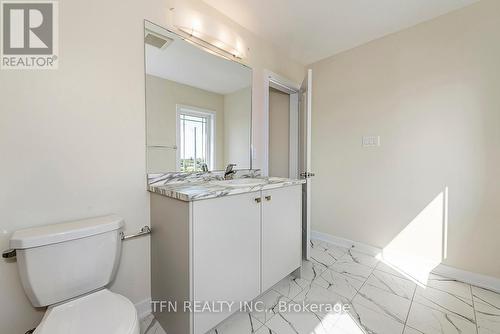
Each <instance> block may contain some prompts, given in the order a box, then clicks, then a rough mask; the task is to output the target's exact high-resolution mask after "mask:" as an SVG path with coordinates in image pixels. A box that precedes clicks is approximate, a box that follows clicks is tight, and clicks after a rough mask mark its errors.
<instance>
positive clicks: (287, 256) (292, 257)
mask: <svg viewBox="0 0 500 334" xmlns="http://www.w3.org/2000/svg"><path fill="white" fill-rule="evenodd" d="M301 203H302V187H301V186H291V187H284V188H279V189H273V190H266V191H263V192H262V291H266V290H267V289H269V288H270V287H272V286H273V285H275V284H276V283H278V282H279V281H281V280H282V279H283V278H285V277H286V276H287V275H288V274H290V273H291V272H292V271H294V270H295V269H297V268H299V267H300V265H301V263H302V255H301V253H302V249H301V248H302V247H301V239H302V236H301V235H302V227H301V226H302V215H301Z"/></svg>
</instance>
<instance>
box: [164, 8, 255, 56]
mask: <svg viewBox="0 0 500 334" xmlns="http://www.w3.org/2000/svg"><path fill="white" fill-rule="evenodd" d="M170 12H171V14H172V15H173V26H174V27H175V28H176V29H177V31H178V32H179V33H180V34H181V35H182V36H183V37H184V38H185V39H186V41H188V42H191V43H193V44H196V45H199V46H202V47H203V48H205V49H206V50H208V51H209V52H210V51H211V53H215V54H217V55H219V56H224V57H225V58H228V59H243V58H245V56H246V55H245V47H244V45H243V43H242V41H241V39H240V38H239V36H238V35H237V34H235V33H233V32H232V31H231V30H230V29H228V28H227V27H226V26H224V25H222V24H220V23H219V22H217V21H215V20H213V19H212V18H211V17H208V16H206V15H203V14H201V13H198V12H196V11H193V10H189V9H187V8H171V9H170Z"/></svg>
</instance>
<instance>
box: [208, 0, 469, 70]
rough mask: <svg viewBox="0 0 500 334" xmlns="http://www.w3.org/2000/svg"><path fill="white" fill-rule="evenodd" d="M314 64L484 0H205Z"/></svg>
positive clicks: (289, 53) (251, 29)
mask: <svg viewBox="0 0 500 334" xmlns="http://www.w3.org/2000/svg"><path fill="white" fill-rule="evenodd" d="M203 1H204V2H206V3H207V4H209V5H210V6H212V7H214V8H216V9H217V10H218V11H220V12H221V13H223V14H225V15H226V16H228V17H230V18H231V19H232V20H233V21H235V22H238V23H239V24H240V25H242V26H243V27H245V28H246V29H248V30H250V31H252V32H253V33H255V34H256V35H258V36H260V37H261V38H264V39H266V40H268V41H269V42H271V43H272V44H273V45H275V46H276V47H278V48H279V49H281V50H282V51H283V52H285V53H286V54H288V55H289V56H290V57H291V58H292V59H295V60H297V61H298V62H300V63H302V64H310V63H313V62H316V61H318V60H320V59H323V58H327V57H329V56H332V55H334V54H337V53H339V52H342V51H345V50H348V49H351V48H354V47H356V46H359V45H361V44H364V43H367V42H369V41H372V40H374V39H377V38H380V37H382V36H385V35H387V34H390V33H393V32H396V31H399V30H402V29H405V28H408V27H411V26H413V25H416V24H418V23H421V22H424V21H427V20H430V19H432V18H435V17H437V16H440V15H443V14H446V13H448V12H450V11H453V10H456V9H459V8H461V7H464V6H467V5H469V4H472V3H474V2H477V1H479V0H314V1H304V0H251V1H249V0H231V1H227V0H203Z"/></svg>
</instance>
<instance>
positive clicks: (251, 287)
mask: <svg viewBox="0 0 500 334" xmlns="http://www.w3.org/2000/svg"><path fill="white" fill-rule="evenodd" d="M260 195H261V194H260V192H254V193H247V194H241V195H234V196H227V197H220V198H215V199H208V200H203V201H196V202H194V203H193V215H192V217H193V242H192V244H193V285H194V286H193V298H194V300H195V301H234V302H235V306H236V307H238V306H239V302H240V301H250V300H252V299H254V298H255V297H257V296H258V295H259V293H260V284H259V281H260V213H261V204H260V203H258V202H257V201H255V199H256V198H259V199H260V197H261V196H260ZM228 316H229V313H227V312H223V313H195V314H194V333H195V334H204V333H205V332H207V331H208V330H210V329H211V328H212V327H214V326H215V325H217V324H218V323H219V322H221V321H222V320H224V319H225V318H226V317H228Z"/></svg>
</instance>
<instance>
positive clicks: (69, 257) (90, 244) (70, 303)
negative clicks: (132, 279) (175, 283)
mask: <svg viewBox="0 0 500 334" xmlns="http://www.w3.org/2000/svg"><path fill="white" fill-rule="evenodd" d="M123 225H124V223H123V218H121V217H119V216H116V215H109V216H104V217H97V218H91V219H84V220H78V221H73V222H67V223H60V224H52V225H46V226H41V227H36V228H31V229H25V230H20V231H16V232H14V233H13V235H12V237H11V239H10V247H11V248H13V249H15V250H16V253H17V264H18V269H19V275H20V277H21V282H22V285H23V288H24V291H25V292H26V295H27V296H28V298H29V300H30V301H31V303H32V304H33V306H35V307H44V306H48V308H47V311H46V312H45V315H44V317H43V319H42V321H41V322H40V324H39V325H38V326H37V327H36V329H35V332H34V333H35V334H139V320H138V316H137V311H136V309H135V307H134V305H133V304H132V302H131V301H130V300H128V299H127V298H125V297H124V296H122V295H119V294H117V293H113V292H111V291H109V290H108V289H106V286H107V285H108V284H109V283H110V282H111V281H112V279H113V278H114V275H115V273H116V270H117V268H118V263H119V259H120V254H121V243H122V240H121V236H120V231H121V229H122V228H123Z"/></svg>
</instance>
